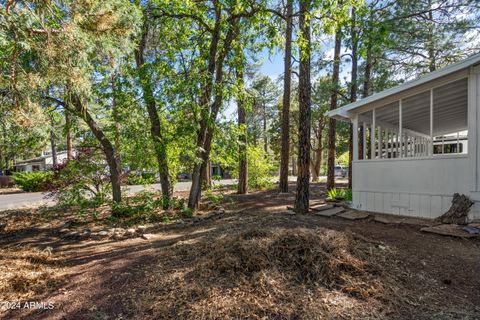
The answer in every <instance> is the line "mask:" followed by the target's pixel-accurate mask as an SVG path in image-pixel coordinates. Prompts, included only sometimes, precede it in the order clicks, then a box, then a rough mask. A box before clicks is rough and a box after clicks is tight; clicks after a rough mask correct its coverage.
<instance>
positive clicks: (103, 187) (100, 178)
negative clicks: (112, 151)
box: [49, 148, 110, 213]
mask: <svg viewBox="0 0 480 320" xmlns="http://www.w3.org/2000/svg"><path fill="white" fill-rule="evenodd" d="M108 175H109V169H108V165H107V164H106V161H105V159H104V157H103V154H102V152H101V151H99V150H97V149H93V148H84V149H81V150H79V151H78V154H77V156H76V157H75V158H74V159H72V160H70V161H69V162H68V163H64V164H61V165H59V166H58V167H57V168H55V172H54V175H53V177H52V179H51V181H50V185H49V189H50V190H51V192H52V195H53V196H55V197H56V198H57V199H58V204H59V205H60V206H79V213H83V212H84V211H85V209H87V208H91V207H94V208H96V207H98V206H100V205H101V204H103V203H106V202H107V200H108V197H109V195H110V180H109V177H108Z"/></svg>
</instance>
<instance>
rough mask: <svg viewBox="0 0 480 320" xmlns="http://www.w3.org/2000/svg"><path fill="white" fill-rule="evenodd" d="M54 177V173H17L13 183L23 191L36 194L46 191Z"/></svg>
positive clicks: (14, 175)
mask: <svg viewBox="0 0 480 320" xmlns="http://www.w3.org/2000/svg"><path fill="white" fill-rule="evenodd" d="M52 176H53V173H52V172H41V171H36V172H15V173H14V174H13V181H15V184H17V185H18V186H19V187H20V189H22V190H23V191H27V192H36V191H42V190H44V189H45V186H46V184H47V183H48V182H49V180H50V179H51V178H52Z"/></svg>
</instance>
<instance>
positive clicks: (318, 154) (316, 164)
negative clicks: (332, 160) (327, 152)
mask: <svg viewBox="0 0 480 320" xmlns="http://www.w3.org/2000/svg"><path fill="white" fill-rule="evenodd" d="M324 121H325V118H324V116H323V115H322V116H320V117H319V119H318V132H317V133H316V135H317V139H318V143H317V148H316V149H315V150H314V151H315V152H314V160H313V163H312V181H313V182H318V180H319V178H320V167H321V165H322V149H323V141H322V139H323V128H324Z"/></svg>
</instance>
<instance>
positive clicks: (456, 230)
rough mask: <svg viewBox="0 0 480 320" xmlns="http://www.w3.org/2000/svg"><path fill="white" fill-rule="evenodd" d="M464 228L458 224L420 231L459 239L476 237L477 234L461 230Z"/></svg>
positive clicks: (441, 225) (426, 228)
mask: <svg viewBox="0 0 480 320" xmlns="http://www.w3.org/2000/svg"><path fill="white" fill-rule="evenodd" d="M463 227H464V226H459V225H458V224H440V225H437V226H433V227H425V228H422V229H420V230H421V231H423V232H429V233H435V234H439V235H442V236H450V237H459V238H473V237H478V235H477V234H470V233H468V232H467V231H465V230H463Z"/></svg>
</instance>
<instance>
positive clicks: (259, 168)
mask: <svg viewBox="0 0 480 320" xmlns="http://www.w3.org/2000/svg"><path fill="white" fill-rule="evenodd" d="M247 162H248V186H249V187H250V188H253V189H269V188H271V187H272V186H273V183H272V180H271V178H272V174H273V173H274V170H275V166H274V165H273V159H271V158H270V157H269V155H268V154H267V153H265V150H263V148H262V147H261V146H256V147H255V146H248V148H247Z"/></svg>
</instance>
